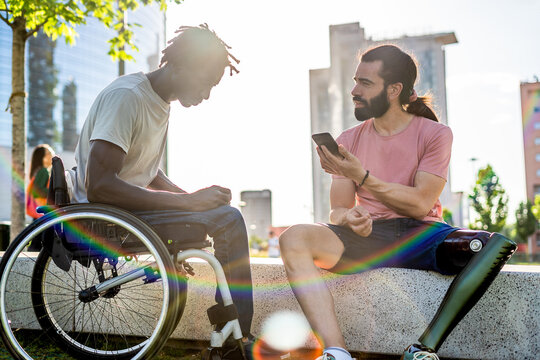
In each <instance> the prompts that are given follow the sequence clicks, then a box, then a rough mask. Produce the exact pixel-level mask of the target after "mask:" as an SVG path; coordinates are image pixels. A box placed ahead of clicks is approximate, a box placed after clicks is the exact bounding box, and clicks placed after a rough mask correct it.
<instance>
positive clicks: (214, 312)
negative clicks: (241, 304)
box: [206, 304, 238, 325]
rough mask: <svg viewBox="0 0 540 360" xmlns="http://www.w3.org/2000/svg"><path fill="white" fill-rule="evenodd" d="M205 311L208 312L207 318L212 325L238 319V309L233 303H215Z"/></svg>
mask: <svg viewBox="0 0 540 360" xmlns="http://www.w3.org/2000/svg"><path fill="white" fill-rule="evenodd" d="M206 312H207V313H208V319H209V320H210V324H212V325H217V324H223V323H226V322H228V321H231V320H235V319H238V310H236V306H235V305H234V304H231V305H227V306H223V305H221V304H216V305H214V306H212V307H210V308H208V310H206Z"/></svg>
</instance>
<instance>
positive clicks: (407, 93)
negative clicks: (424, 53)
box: [360, 45, 439, 122]
mask: <svg viewBox="0 0 540 360" xmlns="http://www.w3.org/2000/svg"><path fill="white" fill-rule="evenodd" d="M360 61H362V62H373V61H381V62H382V69H381V71H380V73H379V75H380V76H381V77H382V78H383V80H384V85H385V86H388V85H390V84H395V83H398V82H399V83H401V84H402V85H403V89H402V90H401V93H400V94H399V102H400V104H401V105H402V106H403V108H404V109H405V111H407V112H408V113H410V114H414V115H418V116H422V117H425V118H428V119H430V120H433V121H437V122H438V121H439V119H438V118H437V115H436V114H435V112H434V111H433V108H432V106H431V96H430V95H424V96H418V97H417V98H416V100H415V101H413V102H411V101H410V97H411V95H413V93H414V83H415V82H416V76H417V74H418V69H417V63H416V61H415V60H414V59H413V57H412V56H411V55H409V54H407V53H406V52H404V51H403V50H401V49H400V48H399V47H397V46H395V45H379V46H376V47H374V48H371V49H369V50H367V51H366V52H364V53H363V54H362V55H361V57H360Z"/></svg>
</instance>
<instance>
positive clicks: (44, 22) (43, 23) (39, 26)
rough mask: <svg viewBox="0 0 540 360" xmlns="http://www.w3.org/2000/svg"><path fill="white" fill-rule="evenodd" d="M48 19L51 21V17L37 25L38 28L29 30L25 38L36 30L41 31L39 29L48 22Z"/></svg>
mask: <svg viewBox="0 0 540 360" xmlns="http://www.w3.org/2000/svg"><path fill="white" fill-rule="evenodd" d="M47 21H49V19H47V20H45V21H43V22H42V23H41V24H39V25H38V26H36V28H35V29H34V30H32V31H29V32H28V33H27V34H26V36H25V37H24V38H25V39H28V38H29V37H30V36H32V35H34V34H35V33H36V32H38V31H39V29H41V27H42V26H43V25H45V24H46V23H47Z"/></svg>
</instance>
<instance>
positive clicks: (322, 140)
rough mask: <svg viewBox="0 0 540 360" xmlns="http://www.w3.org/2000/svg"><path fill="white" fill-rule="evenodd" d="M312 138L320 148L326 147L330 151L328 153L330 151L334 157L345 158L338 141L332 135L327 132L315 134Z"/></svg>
mask: <svg viewBox="0 0 540 360" xmlns="http://www.w3.org/2000/svg"><path fill="white" fill-rule="evenodd" d="M311 138H312V139H313V141H315V143H316V144H317V145H318V146H319V147H321V146H323V145H324V146H325V147H326V148H327V149H328V151H330V152H331V153H332V154H333V155H334V156H337V157H339V158H343V155H341V154H340V153H339V150H338V144H337V142H336V140H334V138H333V137H332V135H330V133H327V132H325V133H320V134H313V135H311Z"/></svg>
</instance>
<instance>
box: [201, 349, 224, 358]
mask: <svg viewBox="0 0 540 360" xmlns="http://www.w3.org/2000/svg"><path fill="white" fill-rule="evenodd" d="M201 360H221V351H220V349H216V348H212V347H209V348H206V349H204V350H203V351H202V352H201Z"/></svg>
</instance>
